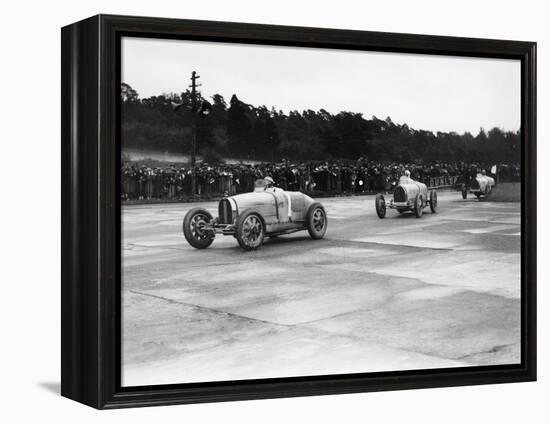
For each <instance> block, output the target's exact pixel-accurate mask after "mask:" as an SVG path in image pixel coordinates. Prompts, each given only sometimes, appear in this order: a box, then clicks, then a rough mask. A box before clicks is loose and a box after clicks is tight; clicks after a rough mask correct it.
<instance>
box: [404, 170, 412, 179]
mask: <svg viewBox="0 0 550 424" xmlns="http://www.w3.org/2000/svg"><path fill="white" fill-rule="evenodd" d="M405 177H407V178H411V171H409V170H408V169H405Z"/></svg>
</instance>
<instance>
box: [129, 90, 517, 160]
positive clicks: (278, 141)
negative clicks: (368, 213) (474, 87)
mask: <svg viewBox="0 0 550 424" xmlns="http://www.w3.org/2000/svg"><path fill="white" fill-rule="evenodd" d="M200 100H202V98H201V99H200ZM182 101H183V102H189V103H190V93H189V92H186V93H182V94H181V95H177V94H168V95H167V94H164V95H161V96H152V97H149V98H145V99H140V98H139V95H138V93H137V92H136V91H135V90H133V89H132V88H131V87H130V86H129V85H127V84H122V141H123V146H124V147H126V148H139V149H146V150H156V151H165V152H171V153H183V154H188V153H189V152H190V148H191V116H190V115H191V112H190V111H189V109H188V108H187V109H186V108H184V110H183V111H182V110H180V111H179V112H178V113H177V114H176V113H174V112H173V110H172V107H171V102H178V103H179V102H182ZM211 103H212V110H211V113H210V114H209V115H208V116H205V117H200V118H199V119H198V124H197V153H198V154H201V155H203V156H204V157H205V159H206V160H208V161H215V160H217V159H221V158H222V157H232V158H240V159H254V160H260V161H271V162H274V161H278V160H280V159H281V158H287V159H291V160H298V161H303V160H310V159H313V160H317V159H323V160H325V159H353V160H355V159H357V158H358V157H366V158H368V159H369V160H374V161H400V162H405V163H406V162H414V161H423V162H426V163H428V162H434V161H444V162H454V161H465V162H479V163H486V164H491V163H509V164H516V163H519V162H520V136H519V131H518V132H511V131H507V132H505V131H502V130H501V129H499V128H493V129H491V130H489V131H485V130H483V129H480V131H479V133H478V134H477V135H475V136H474V135H472V134H470V133H468V132H466V133H464V134H457V133H455V132H448V133H447V132H437V133H433V132H431V131H425V130H415V129H413V128H410V127H409V126H408V125H407V124H402V125H399V124H396V123H394V122H392V120H391V119H390V118H389V117H388V118H386V119H384V120H382V119H378V118H377V117H375V116H373V117H372V118H371V119H366V118H365V117H363V115H362V114H361V113H353V112H340V113H337V114H331V113H329V112H327V111H326V110H324V109H321V110H319V111H313V110H306V111H303V112H298V111H291V112H289V113H288V114H285V113H283V112H282V111H277V110H275V109H274V108H271V109H268V108H267V107H266V106H252V105H249V104H247V103H245V102H243V101H242V100H240V99H239V98H238V97H237V96H236V95H233V96H232V97H231V99H230V101H229V103H227V102H226V100H225V99H224V98H223V97H222V96H221V95H219V94H217V95H214V96H213V97H212V99H211Z"/></svg>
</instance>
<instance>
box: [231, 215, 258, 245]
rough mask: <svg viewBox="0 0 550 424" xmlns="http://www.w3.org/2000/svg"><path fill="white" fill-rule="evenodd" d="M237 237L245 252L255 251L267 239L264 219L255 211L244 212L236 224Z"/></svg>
mask: <svg viewBox="0 0 550 424" xmlns="http://www.w3.org/2000/svg"><path fill="white" fill-rule="evenodd" d="M235 237H236V238H237V241H238V242H239V246H241V247H242V248H243V249H244V250H255V249H257V248H258V247H260V246H261V245H262V244H263V242H264V238H265V226H264V221H263V220H262V217H261V216H260V214H259V213H258V212H255V211H253V210H248V211H243V212H242V213H241V214H239V217H238V218H237V222H236V223H235Z"/></svg>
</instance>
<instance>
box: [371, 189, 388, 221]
mask: <svg viewBox="0 0 550 424" xmlns="http://www.w3.org/2000/svg"><path fill="white" fill-rule="evenodd" d="M374 206H375V207H376V215H378V218H380V219H383V218H384V217H385V216H386V200H385V199H384V196H383V195H382V194H377V195H376V199H375V200H374Z"/></svg>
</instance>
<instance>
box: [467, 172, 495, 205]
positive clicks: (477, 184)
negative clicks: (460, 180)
mask: <svg viewBox="0 0 550 424" xmlns="http://www.w3.org/2000/svg"><path fill="white" fill-rule="evenodd" d="M494 186H495V179H494V178H493V177H489V176H488V175H484V174H482V173H478V174H477V175H476V177H475V178H472V181H471V182H470V187H469V188H468V186H467V185H466V184H462V198H463V199H466V198H467V197H468V192H470V193H472V194H474V195H475V196H476V197H477V198H478V199H479V198H480V197H481V196H487V195H488V194H489V193H490V192H491V190H492V189H493V187H494Z"/></svg>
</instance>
